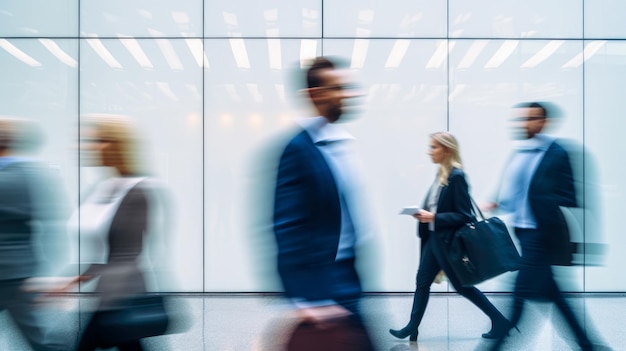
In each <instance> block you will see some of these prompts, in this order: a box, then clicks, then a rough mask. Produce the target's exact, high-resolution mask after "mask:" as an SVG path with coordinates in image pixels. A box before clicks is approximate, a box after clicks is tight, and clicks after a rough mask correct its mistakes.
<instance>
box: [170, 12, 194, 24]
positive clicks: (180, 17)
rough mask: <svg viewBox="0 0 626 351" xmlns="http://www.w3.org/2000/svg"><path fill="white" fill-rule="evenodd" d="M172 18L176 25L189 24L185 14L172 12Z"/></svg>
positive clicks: (187, 16) (189, 20)
mask: <svg viewBox="0 0 626 351" xmlns="http://www.w3.org/2000/svg"><path fill="white" fill-rule="evenodd" d="M172 18H173V19H174V22H176V23H178V24H188V23H189V22H191V19H190V18H189V15H188V14H187V12H183V11H172Z"/></svg>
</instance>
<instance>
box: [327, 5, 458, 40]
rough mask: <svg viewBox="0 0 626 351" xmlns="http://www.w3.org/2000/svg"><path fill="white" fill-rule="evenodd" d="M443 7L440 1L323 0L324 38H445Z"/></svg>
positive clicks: (445, 20) (444, 11)
mask: <svg viewBox="0 0 626 351" xmlns="http://www.w3.org/2000/svg"><path fill="white" fill-rule="evenodd" d="M447 6H448V2H447V1H444V0H436V1H429V0H417V1H404V0H391V1H374V0H369V1H359V0H338V1H324V37H326V38H329V37H331V38H332V37H346V38H351V37H357V38H358V37H390V38H416V37H417V38H441V37H445V36H446V35H447V29H448V28H447V24H448V22H447V10H448V7H447Z"/></svg>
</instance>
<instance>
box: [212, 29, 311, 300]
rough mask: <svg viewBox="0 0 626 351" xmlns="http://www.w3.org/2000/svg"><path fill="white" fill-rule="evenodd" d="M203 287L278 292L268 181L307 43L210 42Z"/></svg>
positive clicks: (288, 125) (289, 120) (293, 107)
mask: <svg viewBox="0 0 626 351" xmlns="http://www.w3.org/2000/svg"><path fill="white" fill-rule="evenodd" d="M205 43H206V48H207V58H208V61H209V63H210V64H209V67H208V69H207V70H206V72H205V86H206V89H205V105H204V106H205V110H204V111H205V139H204V140H205V141H204V150H205V158H204V162H205V188H204V193H205V197H204V198H205V233H206V236H205V289H206V290H207V291H258V290H259V289H260V290H262V291H276V290H277V289H279V288H280V286H279V285H278V283H277V281H276V275H275V269H274V267H275V252H274V237H273V233H272V231H271V216H272V209H273V190H274V189H273V182H274V181H275V179H274V177H275V168H276V165H277V163H276V162H277V161H278V157H279V152H280V151H281V150H280V147H282V146H284V145H282V142H283V136H284V135H288V134H289V133H291V130H292V129H293V128H294V122H293V120H294V118H296V117H300V116H301V115H302V114H303V112H302V111H301V110H300V109H299V108H298V104H297V99H298V97H297V92H296V90H297V89H298V87H296V86H295V85H294V84H295V83H294V82H293V79H292V78H296V76H295V75H296V71H297V70H299V69H300V65H301V61H300V59H302V60H303V61H302V62H304V60H307V59H310V58H313V57H315V56H317V55H319V54H320V45H319V41H318V40H311V39H246V40H242V39H207V40H206V41H205Z"/></svg>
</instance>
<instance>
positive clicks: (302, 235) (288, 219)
mask: <svg viewBox="0 0 626 351" xmlns="http://www.w3.org/2000/svg"><path fill="white" fill-rule="evenodd" d="M273 223H274V235H275V239H276V243H277V248H278V252H277V265H278V273H279V276H280V278H281V281H282V284H283V288H284V290H285V295H286V296H287V297H288V298H293V299H302V300H304V301H320V300H327V299H335V300H340V299H341V298H342V297H348V296H355V295H359V294H360V293H361V284H360V280H359V278H358V276H357V274H356V271H355V269H354V265H353V262H352V261H350V262H348V263H346V262H336V261H335V257H336V255H337V250H338V246H339V236H340V233H341V204H340V198H339V191H338V188H337V182H336V180H335V177H334V176H333V173H332V171H331V168H330V166H329V164H328V163H327V161H326V159H325V158H324V155H323V154H322V152H321V151H320V150H319V149H318V148H317V147H316V146H315V144H314V143H313V141H312V139H311V137H310V136H309V134H308V132H306V131H304V130H303V131H301V132H299V133H298V134H297V135H296V136H295V137H293V138H292V139H291V140H290V141H289V142H288V143H287V146H286V147H285V149H284V151H283V153H282V155H281V157H280V161H279V166H278V173H277V178H276V188H275V194H274V216H273Z"/></svg>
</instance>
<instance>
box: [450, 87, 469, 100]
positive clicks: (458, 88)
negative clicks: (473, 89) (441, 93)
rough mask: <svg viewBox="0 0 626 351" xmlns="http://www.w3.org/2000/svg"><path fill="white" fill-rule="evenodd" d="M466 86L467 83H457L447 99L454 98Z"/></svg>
mask: <svg viewBox="0 0 626 351" xmlns="http://www.w3.org/2000/svg"><path fill="white" fill-rule="evenodd" d="M466 88H467V84H457V85H456V87H454V90H453V91H452V92H451V93H450V98H449V101H453V100H454V99H456V98H457V97H458V96H459V95H460V94H461V93H462V92H463V91H464V90H465V89H466Z"/></svg>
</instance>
